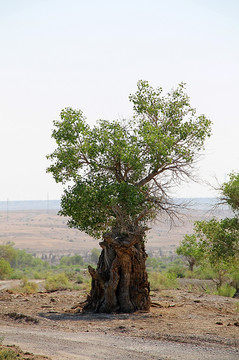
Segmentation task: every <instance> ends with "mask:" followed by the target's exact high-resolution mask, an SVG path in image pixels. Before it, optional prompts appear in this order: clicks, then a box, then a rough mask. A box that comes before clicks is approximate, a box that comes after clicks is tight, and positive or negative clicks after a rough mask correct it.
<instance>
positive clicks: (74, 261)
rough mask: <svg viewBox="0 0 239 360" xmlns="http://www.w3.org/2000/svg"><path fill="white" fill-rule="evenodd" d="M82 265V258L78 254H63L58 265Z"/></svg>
mask: <svg viewBox="0 0 239 360" xmlns="http://www.w3.org/2000/svg"><path fill="white" fill-rule="evenodd" d="M71 265H81V266H83V265H84V260H83V258H82V256H80V255H73V256H63V257H62V258H61V260H60V266H71Z"/></svg>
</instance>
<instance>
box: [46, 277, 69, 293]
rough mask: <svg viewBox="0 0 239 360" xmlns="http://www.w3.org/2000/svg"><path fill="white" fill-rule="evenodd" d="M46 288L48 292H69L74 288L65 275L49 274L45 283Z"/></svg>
mask: <svg viewBox="0 0 239 360" xmlns="http://www.w3.org/2000/svg"><path fill="white" fill-rule="evenodd" d="M45 288H46V290H47V291H57V290H67V289H71V288H72V284H71V282H70V281H69V279H68V277H67V276H66V274H65V273H60V274H49V275H48V276H47V278H46V281H45Z"/></svg>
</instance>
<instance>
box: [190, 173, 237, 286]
mask: <svg viewBox="0 0 239 360" xmlns="http://www.w3.org/2000/svg"><path fill="white" fill-rule="evenodd" d="M220 192H221V202H223V203H226V204H228V205H229V206H230V208H231V209H232V211H233V212H234V216H233V217H231V218H225V219H221V220H217V219H215V218H213V219H211V220H209V221H196V222H195V227H194V231H195V235H192V236H196V237H197V241H199V243H200V248H201V251H202V254H203V257H204V258H205V259H206V260H207V261H208V262H209V263H210V265H211V266H212V268H213V269H214V270H215V272H216V273H217V286H218V288H220V287H221V286H222V284H223V282H225V281H226V280H227V281H229V279H231V281H232V285H234V286H235V288H236V290H237V289H238V288H237V287H238V280H236V279H238V267H239V217H238V215H239V174H238V175H236V174H231V175H230V180H229V181H228V182H225V183H224V184H223V185H222V186H221V188H220ZM236 269H237V270H236Z"/></svg>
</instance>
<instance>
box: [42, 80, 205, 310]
mask: <svg viewBox="0 0 239 360" xmlns="http://www.w3.org/2000/svg"><path fill="white" fill-rule="evenodd" d="M184 89H185V85H184V84H179V86H178V87H177V88H176V89H175V90H172V91H171V92H170V93H168V94H167V95H166V96H163V95H162V89H161V88H159V89H156V90H155V89H153V88H152V87H151V86H150V85H149V84H148V82H146V81H139V82H138V86H137V91H136V93H135V94H133V95H130V97H129V99H130V101H131V102H132V103H133V109H134V117H133V118H132V119H131V120H129V121H125V120H124V121H118V120H115V121H112V122H110V121H107V120H99V121H98V123H97V124H96V125H95V126H93V127H92V128H90V126H89V125H88V124H87V123H86V119H85V117H84V116H83V113H82V111H81V110H73V109H72V108H66V109H64V110H62V112H61V114H60V120H57V121H54V130H53V132H52V137H53V138H54V139H55V141H56V144H57V148H56V150H55V151H54V152H53V153H52V154H50V155H48V159H49V160H50V161H51V162H52V163H51V165H50V166H49V167H48V170H47V171H48V172H50V173H52V175H53V177H54V179H55V180H56V182H60V183H63V184H65V185H66V184H67V183H68V184H69V185H68V188H66V189H65V190H64V194H63V196H62V199H61V211H60V214H61V215H63V216H68V217H69V222H68V225H69V226H70V227H74V228H77V229H79V230H81V231H84V232H86V233H87V234H89V235H91V236H93V237H95V238H103V239H102V240H103V241H101V242H100V246H101V248H102V252H101V255H100V257H99V262H98V265H97V268H96V269H93V268H92V267H89V272H90V274H91V276H92V287H91V293H90V296H89V297H88V300H87V305H86V307H85V309H88V310H93V311H96V312H112V311H121V312H132V311H135V310H137V309H142V310H147V309H149V307H150V297H149V292H150V289H149V282H148V278H147V273H146V268H145V261H146V258H147V254H146V251H145V240H146V231H147V230H148V227H147V223H148V221H149V220H152V219H154V218H155V217H156V216H157V215H159V214H160V213H164V212H166V213H167V214H168V215H169V216H173V214H174V213H175V209H176V207H177V205H176V204H174V202H173V201H172V200H171V199H170V197H169V190H170V188H171V186H175V185H176V184H177V185H178V183H180V181H181V180H183V179H186V178H189V177H191V176H192V166H193V163H194V161H195V159H196V156H197V154H198V153H199V151H200V150H202V149H203V145H204V142H205V139H206V138H207V137H208V136H210V132H211V129H210V126H211V122H210V121H209V120H208V119H207V118H206V117H205V116H204V115H201V116H197V115H196V111H195V109H193V108H192V107H191V106H190V101H189V98H188V96H187V95H186V93H185V91H184Z"/></svg>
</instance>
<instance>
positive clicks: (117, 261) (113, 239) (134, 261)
mask: <svg viewBox="0 0 239 360" xmlns="http://www.w3.org/2000/svg"><path fill="white" fill-rule="evenodd" d="M143 235H144V234H142V233H140V232H138V233H137V232H136V231H135V232H132V233H127V234H119V232H117V231H116V232H112V233H106V234H104V236H103V240H104V241H102V242H101V243H100V246H101V247H102V252H101V255H100V258H99V262H98V265H97V269H96V270H95V269H93V268H92V267H91V266H89V272H90V274H91V277H92V284H91V292H90V295H89V296H88V299H87V302H86V305H85V307H84V310H85V311H94V312H101V313H111V312H125V313H129V312H134V311H136V310H145V311H148V310H149V308H150V296H149V292H150V288H149V282H148V276H147V272H146V266H145V262H146V259H147V254H146V251H145V247H144V241H143Z"/></svg>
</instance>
